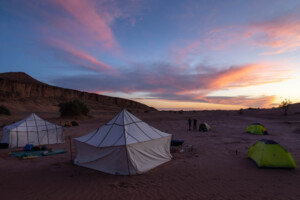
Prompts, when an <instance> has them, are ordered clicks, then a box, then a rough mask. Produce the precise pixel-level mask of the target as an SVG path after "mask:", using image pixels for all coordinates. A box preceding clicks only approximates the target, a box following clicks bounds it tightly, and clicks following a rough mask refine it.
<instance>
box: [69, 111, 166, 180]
mask: <svg viewBox="0 0 300 200" xmlns="http://www.w3.org/2000/svg"><path fill="white" fill-rule="evenodd" d="M171 136H172V135H171V134H167V133H164V132H161V131H159V130H157V129H155V128H154V127H151V126H149V125H148V124H147V123H145V122H143V121H141V120H140V119H138V118H137V117H135V116H134V115H132V114H131V113H129V112H128V111H126V110H122V111H121V112H119V113H118V114H117V115H116V116H115V117H114V118H113V119H112V120H111V121H109V122H108V123H107V124H105V125H104V126H102V127H100V128H98V129H97V130H94V131H92V132H91V133H89V134H87V135H84V136H81V137H78V138H75V143H76V149H77V155H76V158H75V161H74V163H75V164H76V165H79V166H84V167H88V168H91V169H95V170H99V171H102V172H106V173H109V174H119V175H134V174H141V173H144V172H146V171H148V170H150V169H152V168H154V167H157V166H158V165H161V164H163V163H165V162H168V161H170V160H171V158H172V156H171V154H170V143H171Z"/></svg>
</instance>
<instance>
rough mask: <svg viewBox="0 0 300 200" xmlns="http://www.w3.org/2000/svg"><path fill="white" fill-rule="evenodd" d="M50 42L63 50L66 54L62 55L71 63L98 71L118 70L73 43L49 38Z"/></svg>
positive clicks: (61, 55)
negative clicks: (77, 47)
mask: <svg viewBox="0 0 300 200" xmlns="http://www.w3.org/2000/svg"><path fill="white" fill-rule="evenodd" d="M47 42H48V44H49V45H51V46H53V47H54V48H57V49H59V50H60V51H63V52H64V54H61V52H60V57H63V58H64V59H66V60H69V61H70V62H71V63H73V64H75V65H77V66H78V65H79V66H83V67H85V68H87V69H90V70H93V71H96V72H109V73H110V72H116V71H117V69H116V68H113V67H112V66H109V65H107V64H105V63H104V62H101V61H100V60H98V59H96V58H95V57H93V56H92V55H91V54H89V53H87V52H85V51H84V50H80V49H76V48H74V47H73V46H72V45H70V44H68V43H65V42H63V41H61V40H55V39H48V40H47Z"/></svg>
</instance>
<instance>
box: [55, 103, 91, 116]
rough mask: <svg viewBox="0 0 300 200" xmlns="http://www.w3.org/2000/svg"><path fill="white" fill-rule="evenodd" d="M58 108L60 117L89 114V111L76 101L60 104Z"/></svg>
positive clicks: (83, 104)
mask: <svg viewBox="0 0 300 200" xmlns="http://www.w3.org/2000/svg"><path fill="white" fill-rule="evenodd" d="M58 106H59V112H60V115H61V116H62V117H63V116H79V115H88V113H89V112H90V109H89V108H88V107H87V105H86V104H85V103H83V102H81V101H79V100H77V99H75V100H73V101H68V102H65V103H60V104H59V105H58Z"/></svg>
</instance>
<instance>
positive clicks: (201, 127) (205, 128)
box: [199, 122, 210, 132]
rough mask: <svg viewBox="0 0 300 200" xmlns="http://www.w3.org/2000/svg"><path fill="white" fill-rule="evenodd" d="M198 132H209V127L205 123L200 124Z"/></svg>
mask: <svg viewBox="0 0 300 200" xmlns="http://www.w3.org/2000/svg"><path fill="white" fill-rule="evenodd" d="M199 131H201V132H206V131H210V126H209V125H208V124H207V123H206V122H204V123H202V124H200V126H199Z"/></svg>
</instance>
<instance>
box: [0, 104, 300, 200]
mask: <svg viewBox="0 0 300 200" xmlns="http://www.w3.org/2000/svg"><path fill="white" fill-rule="evenodd" d="M28 114H30V113H26V112H22V113H13V114H12V115H11V116H9V117H6V116H1V117H0V125H2V126H3V125H5V124H6V125H7V124H10V123H13V122H15V121H18V120H21V119H23V118H24V117H26V116H27V115H28ZM36 114H38V115H39V116H40V117H42V118H44V119H46V120H48V121H50V122H53V123H57V124H59V123H60V122H61V121H65V120H72V119H61V118H60V117H59V114H58V112H49V113H47V112H41V113H39V112H36ZM115 114H117V112H115V111H114V112H110V111H101V112H100V111H99V112H94V113H92V116H93V117H91V118H89V119H82V120H76V121H77V122H78V123H79V126H76V127H70V128H67V130H66V132H65V138H66V140H65V143H63V144H56V145H48V147H49V148H52V149H65V150H67V151H68V153H66V154H59V155H53V156H47V157H40V158H36V159H27V160H22V159H18V158H13V157H11V156H10V155H9V152H10V151H18V150H21V149H1V150H0V177H1V178H0V180H1V182H0V199H18V200H20V199H27V200H28V199H30V200H37V199H41V200H43V199H56V200H58V199H136V200H140V199H158V200H163V199H205V200H209V199H214V200H218V199H226V200H235V199H236V200H242V199H264V200H268V199H270V200H271V199H272V200H274V199H290V200H292V199H295V200H298V199H300V171H299V169H292V170H289V169H260V168H258V167H257V166H256V165H255V163H254V162H253V161H252V160H250V159H248V158H247V153H248V150H249V148H250V147H251V145H253V144H254V143H255V142H256V141H257V140H260V139H263V138H268V139H272V140H275V141H276V142H278V143H279V144H281V145H282V146H284V147H285V148H286V149H287V150H288V151H289V152H290V153H291V154H292V156H293V157H294V159H295V161H296V163H297V164H298V165H299V166H300V114H299V111H298V112H296V111H295V112H292V113H291V114H289V115H288V116H283V110H279V109H270V110H258V109H255V110H244V112H243V113H242V114H239V113H238V111H197V112H192V111H190V112H182V113H181V112H174V111H173V112H169V111H165V112H162V111H161V112H149V113H144V112H139V113H137V112H133V114H134V115H136V116H137V117H139V118H140V119H142V120H143V121H145V122H146V123H148V124H150V125H151V126H153V127H155V128H157V129H159V130H161V131H165V132H168V133H171V134H173V139H182V140H184V145H183V146H185V145H192V146H193V151H192V152H179V151H178V149H172V155H173V159H172V160H171V161H170V162H168V163H165V164H163V165H161V166H159V167H157V168H155V169H153V170H151V171H148V172H147V173H145V174H141V175H136V176H115V175H110V174H105V173H103V172H99V171H95V170H92V169H88V168H83V167H79V166H75V165H73V164H72V163H71V152H70V140H69V139H68V136H71V137H72V138H75V137H78V136H81V135H84V134H87V133H89V132H90V131H92V130H94V129H96V128H98V127H100V126H102V125H103V124H105V123H106V122H108V121H109V120H110V119H111V118H112V117H113V116H114V115H115ZM188 118H192V119H197V121H198V124H199V123H200V122H207V123H208V124H209V125H210V126H211V127H212V130H211V131H210V132H198V131H188ZM253 122H260V123H262V124H263V125H264V126H265V127H266V128H267V130H268V132H269V135H267V136H262V135H250V134H247V133H245V129H246V127H247V125H249V124H250V123H253ZM1 135H2V130H1V133H0V136H1ZM75 156H76V148H75V146H74V143H73V142H72V157H73V159H74V157H75Z"/></svg>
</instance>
